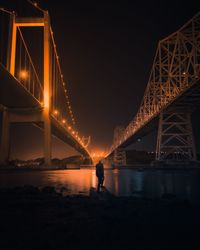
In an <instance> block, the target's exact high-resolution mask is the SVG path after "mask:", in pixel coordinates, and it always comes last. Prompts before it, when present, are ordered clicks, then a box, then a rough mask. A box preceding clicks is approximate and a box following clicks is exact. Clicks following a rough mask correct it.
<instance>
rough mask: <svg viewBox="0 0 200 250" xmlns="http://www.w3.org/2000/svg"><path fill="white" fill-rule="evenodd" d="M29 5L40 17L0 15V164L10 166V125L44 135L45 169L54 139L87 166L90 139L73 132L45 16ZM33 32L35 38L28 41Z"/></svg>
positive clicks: (57, 60)
mask: <svg viewBox="0 0 200 250" xmlns="http://www.w3.org/2000/svg"><path fill="white" fill-rule="evenodd" d="M33 5H34V7H35V8H37V9H38V11H39V12H40V16H39V17H31V18H30V17H20V16H18V15H16V13H15V12H10V11H8V10H5V9H1V10H0V12H1V15H2V16H1V17H2V20H4V26H7V27H3V33H2V36H3V37H1V45H0V47H1V53H0V56H1V62H0V112H1V113H2V114H3V115H2V116H3V117H2V131H1V143H0V162H1V164H6V162H8V160H9V144H10V143H9V142H10V139H9V138H10V125H11V124H12V123H22V122H26V123H32V124H34V125H35V126H37V127H38V128H39V129H42V130H43V131H44V146H43V148H44V160H45V164H46V165H48V166H49V165H51V137H52V135H54V136H56V137H57V138H59V139H60V140H62V141H63V142H65V143H67V144H68V145H70V146H71V147H73V148H74V149H76V150H77V151H78V152H79V153H80V154H81V155H83V156H84V157H85V158H87V159H88V162H90V163H91V162H92V157H91V156H90V153H89V151H88V144H89V142H90V138H87V137H84V136H81V135H80V134H79V132H78V131H77V130H76V129H75V118H74V115H73V111H72V107H71V104H70V99H69V94H68V89H67V85H66V83H65V81H64V76H63V74H62V71H61V66H60V61H59V56H58V53H57V49H56V43H55V39H54V35H53V31H52V27H51V23H50V17H49V13H48V12H47V11H45V10H43V9H41V8H40V7H38V6H37V5H35V4H33ZM2 20H1V21H2ZM2 22H3V21H2ZM6 29H7V33H6ZM36 29H38V32H39V33H37V36H36V35H34V36H32V37H31V33H33V31H35V30H36ZM6 34H7V37H6ZM39 35H40V38H39V39H38V36H39ZM33 44H34V45H33ZM31 48H32V49H31ZM40 48H41V49H40ZM41 62H42V63H41ZM27 136H28V135H27Z"/></svg>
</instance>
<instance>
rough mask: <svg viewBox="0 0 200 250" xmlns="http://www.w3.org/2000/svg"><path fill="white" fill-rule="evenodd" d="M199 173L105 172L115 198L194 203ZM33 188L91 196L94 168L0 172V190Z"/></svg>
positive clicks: (199, 191)
mask: <svg viewBox="0 0 200 250" xmlns="http://www.w3.org/2000/svg"><path fill="white" fill-rule="evenodd" d="M199 180H200V171H197V170H187V171H182V170H179V171H166V170H165V171H159V170H156V171H150V170H147V171H136V170H131V169H123V170H117V169H115V170H105V183H104V185H105V186H106V187H107V189H108V190H109V191H110V192H111V193H113V194H114V195H116V196H141V197H147V198H155V197H161V196H162V195H163V194H174V195H176V196H178V197H181V198H184V199H189V200H191V201H194V202H196V201H199V200H200V182H199ZM22 185H34V186H38V187H43V186H55V188H56V189H57V190H58V191H59V190H60V189H61V188H62V187H65V188H66V192H65V193H66V194H80V193H81V194H85V195H89V190H90V188H91V187H96V185H97V179H96V175H95V170H94V169H92V170H91V169H81V170H57V171H24V172H21V171H19V172H4V173H2V172H1V173H0V187H14V186H22Z"/></svg>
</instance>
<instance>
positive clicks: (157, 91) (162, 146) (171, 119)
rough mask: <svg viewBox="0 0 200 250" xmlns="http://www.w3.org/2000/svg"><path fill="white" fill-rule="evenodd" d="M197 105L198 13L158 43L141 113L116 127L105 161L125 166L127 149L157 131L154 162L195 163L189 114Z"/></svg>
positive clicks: (199, 68) (199, 87)
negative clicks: (108, 160) (122, 125)
mask: <svg viewBox="0 0 200 250" xmlns="http://www.w3.org/2000/svg"><path fill="white" fill-rule="evenodd" d="M199 103H200V13H198V14H196V15H195V16H194V17H193V18H192V19H191V20H189V21H188V22H187V23H186V24H185V25H183V26H182V27H181V28H180V29H179V30H178V31H176V32H174V33H173V34H171V35H169V36H168V37H166V38H164V39H162V40H160V41H159V43H158V46H157V50H156V54H155V58H154V62H153V66H152V69H151V73H150V78H149V81H148V83H147V87H146V90H145V92H144V97H143V99H142V102H141V104H140V106H139V109H138V111H137V113H136V115H135V116H134V118H133V119H132V120H131V122H130V123H129V124H128V125H127V126H126V127H118V128H116V130H115V133H114V140H113V144H112V147H111V149H110V152H109V153H108V155H107V157H111V158H112V159H113V161H114V162H115V164H118V165H125V164H126V155H125V148H126V147H127V146H129V145H130V144H132V143H133V142H135V141H137V140H138V139H139V138H142V137H143V136H145V135H147V134H148V133H149V132H150V131H151V130H152V129H154V128H158V135H157V146H156V160H157V161H161V162H162V161H170V160H172V161H173V160H175V161H179V160H180V161H187V160H189V161H195V160H196V151H195V143H194V137H193V131H192V124H191V114H192V112H193V111H194V110H195V109H196V108H197V107H199Z"/></svg>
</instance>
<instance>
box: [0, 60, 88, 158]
mask: <svg viewBox="0 0 200 250" xmlns="http://www.w3.org/2000/svg"><path fill="white" fill-rule="evenodd" d="M4 108H8V109H9V110H11V112H12V110H14V111H15V114H17V113H19V114H20V115H21V116H23V117H24V118H25V117H26V118H25V120H26V119H27V117H28V116H29V115H30V116H31V117H34V113H38V114H40V116H41V118H42V106H41V103H40V102H39V101H38V100H37V99H36V98H35V97H33V96H32V95H31V94H30V93H29V92H28V91H27V90H26V89H25V88H24V87H23V85H22V84H21V83H20V82H19V81H18V80H17V79H16V78H15V77H13V76H12V75H11V74H10V73H9V72H8V71H7V69H6V68H5V67H4V66H3V65H2V64H0V111H2V110H3V109H4ZM40 116H39V117H40ZM31 119H32V118H31ZM33 120H34V118H33ZM32 123H33V124H34V125H36V126H37V127H39V128H41V129H43V122H42V119H41V121H38V115H37V116H36V117H35V121H34V122H32ZM51 128H52V134H53V135H54V136H56V137H57V138H59V139H60V140H62V141H63V142H65V143H66V144H68V145H70V146H71V147H73V148H74V149H76V150H77V151H78V152H79V153H80V154H82V155H84V156H85V157H87V158H88V159H91V157H90V154H89V152H88V151H87V149H86V148H84V147H83V146H82V145H81V144H80V143H79V141H78V140H76V138H75V137H74V136H73V135H72V134H71V133H70V132H69V131H68V130H67V129H66V128H64V127H63V125H62V124H61V123H60V122H59V121H58V120H57V119H55V117H54V116H53V115H51Z"/></svg>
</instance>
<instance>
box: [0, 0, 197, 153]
mask: <svg viewBox="0 0 200 250" xmlns="http://www.w3.org/2000/svg"><path fill="white" fill-rule="evenodd" d="M13 2H14V3H13ZM37 2H38V3H40V6H41V7H43V8H44V9H48V10H49V12H50V16H51V22H52V28H53V31H54V37H55V40H56V44H57V50H58V54H59V56H60V62H61V66H62V71H63V75H64V79H65V81H66V82H68V90H69V92H70V97H71V102H72V107H73V111H74V116H75V118H76V121H77V129H78V130H79V131H80V133H81V134H83V135H86V136H87V135H91V137H92V142H91V147H90V148H91V149H92V150H94V149H95V150H107V149H108V148H109V146H110V145H111V143H112V137H113V130H114V128H115V127H116V126H117V125H127V124H128V123H129V121H130V120H131V119H132V118H133V117H134V114H135V113H136V111H137V109H138V107H139V105H140V102H141V99H142V97H143V93H144V89H145V87H146V84H147V82H148V78H149V74H150V71H151V67H152V63H153V59H154V54H155V50H156V47H157V43H158V41H159V40H160V39H162V38H164V37H166V36H168V35H169V34H170V33H172V32H174V31H176V30H177V29H178V28H180V27H181V26H182V25H183V24H184V23H185V22H186V21H188V20H189V19H190V18H192V16H193V15H195V14H196V13H197V12H198V11H200V3H199V1H124V0H123V1H113V2H112V1H105V2H104V1H92V2H88V1H80V2H79V1H63V0H57V1H37ZM0 3H2V4H1V6H8V7H10V9H18V13H20V14H21V13H23V12H22V8H23V10H24V11H26V8H30V6H29V4H28V3H26V1H17V0H16V1H8V0H6V1H0ZM27 6H28V7H27ZM25 131H26V132H27V133H28V134H32V137H31V136H30V138H26V139H25V140H22V139H20V138H21V135H22V134H23V133H24V132H25ZM41 135H42V133H41V131H37V129H36V128H32V127H31V126H30V125H20V126H19V125H17V126H13V128H12V147H11V157H13V158H29V157H33V153H34V157H36V156H38V155H40V154H41V147H40V146H38V145H41V144H42V136H41ZM151 140H152V137H149V139H148V140H146V141H145V140H144V141H145V143H146V144H148V146H149V147H150V148H152V147H153V146H152V145H153V142H152V141H151ZM27 143H29V145H30V147H29V148H28V149H27V146H26V144H27ZM145 143H143V144H142V142H141V144H140V146H139V149H143V146H145ZM141 145H142V146H141ZM25 148H26V150H24V149H25ZM136 148H137V145H136ZM144 149H148V147H146V148H145V147H144ZM69 152H71V151H69V149H68V148H65V147H64V144H61V143H59V142H58V141H57V140H54V155H55V156H58V157H64V156H67V155H68V153H69Z"/></svg>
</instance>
